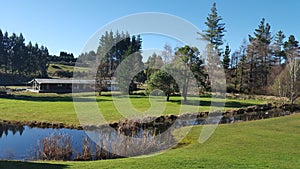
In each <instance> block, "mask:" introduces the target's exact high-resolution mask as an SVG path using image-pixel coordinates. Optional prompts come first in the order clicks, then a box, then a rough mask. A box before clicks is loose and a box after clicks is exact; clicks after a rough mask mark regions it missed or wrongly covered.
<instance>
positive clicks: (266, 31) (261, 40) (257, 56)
mask: <svg viewBox="0 0 300 169" xmlns="http://www.w3.org/2000/svg"><path fill="white" fill-rule="evenodd" d="M270 30H271V26H270V25H269V23H265V19H264V18H262V20H261V22H260V24H259V25H258V28H257V29H255V31H254V37H253V36H251V35H249V41H250V44H249V47H248V53H249V56H250V58H249V59H250V60H251V61H250V62H251V68H250V72H249V73H250V81H251V83H253V85H251V86H252V88H253V89H256V92H259V93H261V92H265V91H264V90H265V89H266V86H267V85H268V76H269V72H270V69H271V66H272V64H273V62H274V61H273V59H272V52H271V46H270V44H271V40H272V35H271V32H270Z"/></svg>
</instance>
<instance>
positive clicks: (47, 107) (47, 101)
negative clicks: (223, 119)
mask: <svg viewBox="0 0 300 169" xmlns="http://www.w3.org/2000/svg"><path fill="white" fill-rule="evenodd" d="M83 98H85V99H87V100H83V101H81V100H80V101H78V102H76V104H77V103H80V104H81V105H88V104H90V103H91V102H93V103H97V105H98V107H99V111H100V112H101V114H102V115H103V116H104V118H105V120H107V121H109V122H112V121H117V120H120V119H122V118H133V117H144V116H158V115H162V114H165V115H166V114H180V113H187V112H198V111H209V110H210V108H211V106H210V100H211V98H210V97H200V98H190V99H189V101H188V102H187V103H186V104H181V99H182V98H181V97H179V96H174V97H171V101H170V102H166V101H165V100H164V99H165V98H157V97H155V98H154V99H152V98H151V99H149V97H148V96H141V95H132V96H130V98H129V99H128V98H127V97H126V96H113V97H112V96H111V95H106V96H94V97H91V96H86V97H83ZM93 99H94V100H93ZM95 100H96V102H95ZM199 101H200V106H199ZM215 101H216V102H222V101H223V100H222V99H216V100H215ZM265 102H266V101H265V100H236V99H226V106H225V109H237V108H240V107H246V106H250V105H255V104H262V103H265ZM98 107H97V108H98ZM85 110H91V111H94V109H92V107H89V106H87V107H86V108H85ZM95 111H96V112H97V111H98V110H95ZM0 119H2V120H16V121H33V120H36V121H47V122H63V123H66V124H78V123H79V122H78V119H77V114H76V112H75V109H74V103H73V98H72V95H71V94H36V93H27V92H23V93H18V94H15V96H14V97H12V98H0Z"/></svg>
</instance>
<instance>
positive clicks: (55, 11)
mask: <svg viewBox="0 0 300 169" xmlns="http://www.w3.org/2000/svg"><path fill="white" fill-rule="evenodd" d="M213 2H216V3H217V9H218V13H219V15H220V16H222V17H223V22H224V23H225V24H226V25H225V27H226V30H227V32H226V34H225V39H226V42H227V43H228V44H229V45H230V46H231V48H232V51H234V50H235V49H237V48H238V47H239V46H240V44H241V42H242V41H243V39H244V38H247V37H248V34H253V31H254V29H255V28H257V26H258V24H259V22H260V20H261V18H262V17H264V18H265V19H266V22H268V23H270V25H271V31H272V32H273V34H275V33H276V32H278V31H279V30H282V31H283V32H284V33H285V34H286V35H287V36H288V35H290V34H293V35H295V37H296V38H297V40H298V41H300V12H299V10H300V1H299V0H284V1H283V0H226V1H225V0H215V1H211V0H0V29H1V30H2V31H3V32H5V31H8V32H9V34H11V33H13V32H15V33H17V34H19V33H20V32H22V33H23V35H24V36H25V38H26V43H27V42H28V41H29V40H30V41H32V42H33V43H35V42H37V43H38V44H40V45H44V46H46V47H48V49H49V52H50V54H55V55H58V54H59V52H60V51H66V52H72V53H74V55H75V56H77V55H78V54H80V53H81V51H82V49H83V47H84V45H85V44H86V42H87V41H88V39H89V38H90V37H91V36H92V35H93V34H94V33H95V32H96V31H97V30H99V29H100V28H101V27H103V26H104V25H106V24H108V23H110V22H111V21H113V20H116V19H118V18H120V17H123V16H126V15H129V14H134V13H138V12H163V13H169V14H172V15H176V16H178V17H181V18H183V19H186V20H187V21H189V22H191V23H192V24H194V25H196V26H197V27H198V28H199V29H200V30H204V29H206V26H205V24H204V22H205V21H206V17H207V14H208V13H210V8H211V6H212V4H213ZM197 36H198V35H197V34H196V32H195V38H197ZM167 40H168V39H164V38H161V39H157V40H155V39H154V38H151V37H144V38H143V41H144V42H143V48H160V47H162V46H163V44H164V43H165V42H166V41H167ZM171 45H178V43H177V44H173V43H171Z"/></svg>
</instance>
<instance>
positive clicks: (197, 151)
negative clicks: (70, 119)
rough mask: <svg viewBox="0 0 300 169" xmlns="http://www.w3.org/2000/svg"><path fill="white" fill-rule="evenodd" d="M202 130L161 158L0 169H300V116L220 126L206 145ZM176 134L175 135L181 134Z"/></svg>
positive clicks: (2, 165)
mask: <svg viewBox="0 0 300 169" xmlns="http://www.w3.org/2000/svg"><path fill="white" fill-rule="evenodd" d="M201 128H202V127H201V126H197V127H194V128H193V129H192V130H191V132H190V134H189V135H188V136H187V137H186V138H185V139H184V141H183V142H185V143H188V144H187V145H185V146H181V147H179V148H176V149H172V150H170V151H167V152H166V153H162V154H160V155H155V156H150V157H147V158H128V159H117V160H104V161H92V162H44V163H43V162H42V163H41V162H38V163H21V162H0V168H33V169H34V168H54V169H65V168H74V169H75V168H78V169H79V168H86V169H94V168H156V169H160V168H161V169H165V168H221V169H224V168H226V169H227V168H255V169H257V168H291V169H292V168H293V169H294V168H299V166H300V158H299V157H300V151H299V150H300V143H299V139H300V114H297V115H292V116H288V117H280V118H274V119H267V120H261V121H252V122H245V123H238V124H231V125H220V126H219V127H218V128H217V130H216V132H215V133H214V134H213V136H212V137H211V138H210V139H209V140H208V141H207V142H205V143H204V144H200V143H198V141H197V140H198V137H199V133H200V132H201ZM178 132H179V131H177V132H176V133H178Z"/></svg>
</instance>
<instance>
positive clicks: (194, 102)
mask: <svg viewBox="0 0 300 169" xmlns="http://www.w3.org/2000/svg"><path fill="white" fill-rule="evenodd" d="M170 102H171V103H177V104H180V105H181V104H183V105H191V106H211V102H210V101H203V100H201V101H198V100H188V101H186V102H182V101H181V100H170ZM254 105H256V104H252V103H245V102H236V101H228V102H226V103H225V105H224V103H223V102H214V106H215V107H223V106H224V107H226V108H241V107H248V106H254Z"/></svg>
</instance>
